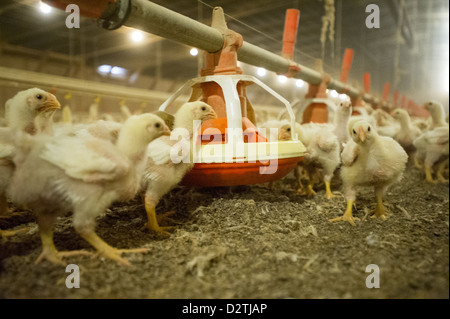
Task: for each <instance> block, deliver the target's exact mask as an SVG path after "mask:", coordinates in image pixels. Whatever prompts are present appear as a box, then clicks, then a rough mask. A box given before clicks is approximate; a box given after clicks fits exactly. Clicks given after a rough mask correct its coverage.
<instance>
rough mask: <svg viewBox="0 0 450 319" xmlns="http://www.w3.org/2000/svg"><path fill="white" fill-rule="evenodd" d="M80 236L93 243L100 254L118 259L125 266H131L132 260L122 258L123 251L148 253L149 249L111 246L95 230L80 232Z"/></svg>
mask: <svg viewBox="0 0 450 319" xmlns="http://www.w3.org/2000/svg"><path fill="white" fill-rule="evenodd" d="M80 236H81V237H83V238H84V240H86V241H87V242H88V243H89V244H91V245H92V246H93V247H94V248H95V249H96V250H97V253H98V255H100V256H102V257H106V258H109V259H112V260H115V261H117V262H118V263H119V264H121V265H124V266H130V265H131V264H130V262H129V261H128V260H126V259H125V258H122V257H121V255H122V254H123V253H140V254H142V253H146V252H148V249H146V248H136V249H117V248H114V247H111V246H110V245H108V244H107V243H105V242H104V241H103V239H101V238H100V237H99V236H98V235H97V234H96V233H95V232H94V231H86V232H83V233H80Z"/></svg>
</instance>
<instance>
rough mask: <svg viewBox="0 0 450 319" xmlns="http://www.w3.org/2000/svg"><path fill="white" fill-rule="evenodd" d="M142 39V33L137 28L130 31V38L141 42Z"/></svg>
mask: <svg viewBox="0 0 450 319" xmlns="http://www.w3.org/2000/svg"><path fill="white" fill-rule="evenodd" d="M143 39H144V34H143V33H142V32H141V31H139V30H134V31H133V32H131V40H133V41H134V42H141V41H142V40H143Z"/></svg>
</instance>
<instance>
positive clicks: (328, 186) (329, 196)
mask: <svg viewBox="0 0 450 319" xmlns="http://www.w3.org/2000/svg"><path fill="white" fill-rule="evenodd" d="M325 196H326V197H327V199H332V198H336V197H342V195H337V194H333V192H332V191H331V182H330V181H325Z"/></svg>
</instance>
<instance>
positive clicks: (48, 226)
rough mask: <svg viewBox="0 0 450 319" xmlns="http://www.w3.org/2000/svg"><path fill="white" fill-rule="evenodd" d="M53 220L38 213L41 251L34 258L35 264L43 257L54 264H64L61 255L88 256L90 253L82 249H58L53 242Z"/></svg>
mask: <svg viewBox="0 0 450 319" xmlns="http://www.w3.org/2000/svg"><path fill="white" fill-rule="evenodd" d="M53 221H54V217H50V216H42V215H38V225H39V235H40V236H41V242H42V253H41V254H40V255H39V257H38V259H36V262H35V263H36V264H38V263H40V262H41V261H42V260H43V259H46V260H48V261H50V262H52V263H54V264H59V265H62V266H66V263H65V262H64V261H63V260H62V258H63V257H70V256H76V255H84V256H89V255H92V254H91V253H89V252H87V251H84V250H74V251H58V250H57V249H56V247H55V244H54V242H53V230H52V226H53Z"/></svg>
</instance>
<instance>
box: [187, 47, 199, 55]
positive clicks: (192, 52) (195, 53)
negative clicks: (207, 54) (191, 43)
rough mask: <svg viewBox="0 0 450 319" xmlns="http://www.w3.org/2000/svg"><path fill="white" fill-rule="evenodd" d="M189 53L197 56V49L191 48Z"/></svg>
mask: <svg viewBox="0 0 450 319" xmlns="http://www.w3.org/2000/svg"><path fill="white" fill-rule="evenodd" d="M189 53H190V54H191V55H192V56H197V54H198V49H197V48H192V49H191V51H189Z"/></svg>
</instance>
